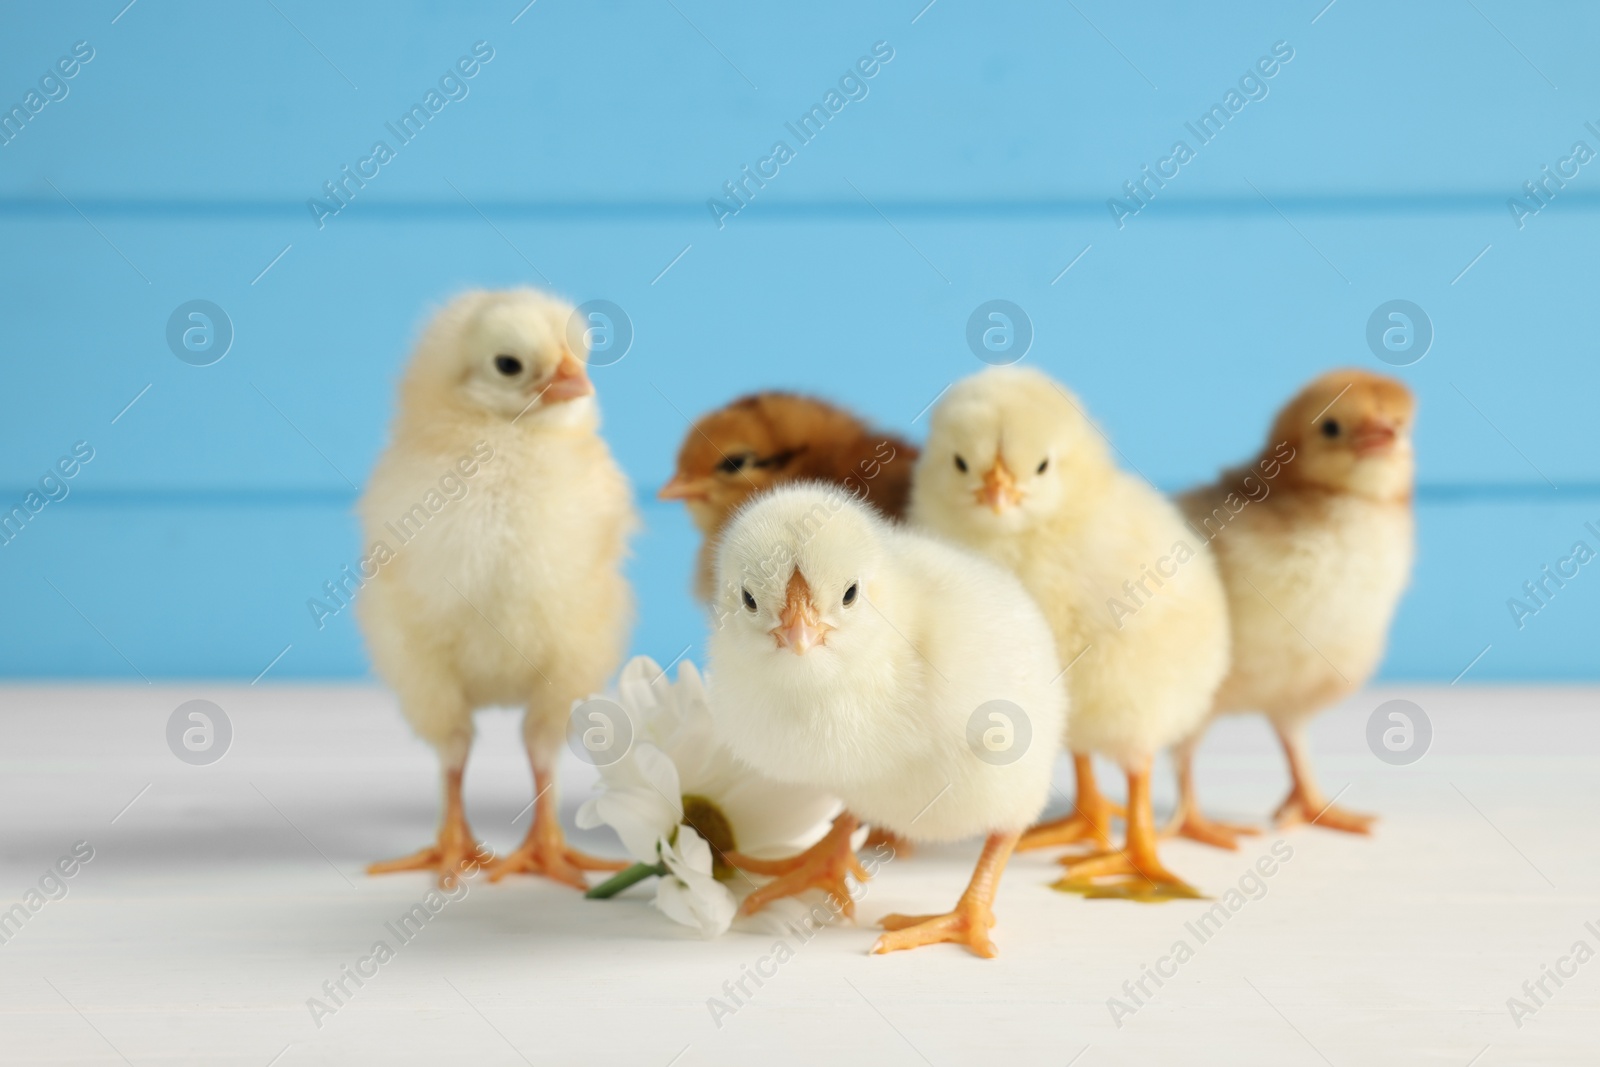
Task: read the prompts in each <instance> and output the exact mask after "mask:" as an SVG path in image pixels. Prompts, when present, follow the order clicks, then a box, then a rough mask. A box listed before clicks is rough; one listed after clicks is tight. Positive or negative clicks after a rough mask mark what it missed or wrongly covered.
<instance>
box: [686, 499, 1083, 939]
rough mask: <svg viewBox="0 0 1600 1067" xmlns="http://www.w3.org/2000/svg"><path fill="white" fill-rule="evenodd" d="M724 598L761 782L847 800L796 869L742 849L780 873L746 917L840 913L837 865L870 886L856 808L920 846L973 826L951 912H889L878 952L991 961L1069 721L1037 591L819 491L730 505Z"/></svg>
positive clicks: (724, 651)
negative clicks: (972, 856)
mask: <svg viewBox="0 0 1600 1067" xmlns="http://www.w3.org/2000/svg"><path fill="white" fill-rule="evenodd" d="M716 588H717V589H719V590H722V593H721V595H720V597H719V599H718V601H717V602H716V603H715V605H714V607H715V609H716V614H717V617H718V619H719V622H718V625H717V628H716V630H715V631H714V632H713V634H712V635H711V639H710V645H709V659H710V664H711V668H712V671H713V677H714V678H715V680H716V681H715V684H714V685H713V686H712V692H711V709H712V715H713V717H714V720H715V722H716V728H717V731H718V734H719V735H720V737H721V738H722V740H723V742H724V743H725V744H727V745H728V747H729V748H730V749H732V751H733V752H734V753H735V754H736V755H737V756H738V757H739V758H741V759H743V760H744V761H745V762H747V763H749V764H750V765H751V766H753V767H755V768H756V769H757V770H759V771H761V772H762V773H763V774H765V775H767V776H769V777H772V778H774V779H777V780H779V781H786V782H796V783H803V784H806V785H810V786H814V787H817V788H821V789H825V790H827V791H829V792H831V793H833V794H834V795H836V796H838V797H839V798H841V799H842V800H843V801H844V804H845V806H846V809H847V813H846V814H844V815H841V816H840V817H839V818H838V819H837V820H836V821H835V823H834V826H833V830H832V831H831V832H830V833H829V834H828V836H827V837H826V838H824V839H823V840H822V841H821V842H819V843H818V844H817V845H815V846H813V847H812V848H811V849H810V850H808V851H807V852H805V853H802V854H801V855H799V856H797V857H793V858H792V859H790V860H787V861H779V862H776V863H763V862H761V861H754V860H751V859H749V858H747V857H743V856H736V857H734V862H735V863H736V865H738V866H740V867H742V868H744V869H745V870H749V871H754V872H756V873H761V874H771V875H778V876H779V877H778V879H777V880H776V881H775V882H772V883H771V884H769V885H767V886H764V887H762V888H761V889H760V890H758V891H757V892H755V893H754V894H752V895H751V896H750V897H749V898H747V899H746V901H745V905H744V910H745V912H746V913H749V912H753V911H756V910H759V909H760V908H761V907H763V906H764V905H765V904H767V903H768V902H770V901H772V900H775V899H777V898H779V897H784V896H792V895H794V894H796V893H799V892H802V891H804V890H805V889H808V888H825V889H829V890H831V891H833V892H834V893H835V894H836V895H837V897H838V898H839V899H840V900H841V901H846V902H848V900H849V895H848V892H847V891H846V887H845V880H844V879H845V873H846V872H847V871H853V872H854V873H855V874H856V876H857V877H858V878H864V877H865V873H864V872H863V871H862V870H861V868H860V866H859V865H858V864H857V863H856V861H855V856H854V853H853V851H852V850H851V846H850V835H851V833H852V831H853V830H854V829H855V827H856V818H857V817H858V816H859V817H860V818H861V819H863V820H866V821H867V822H869V823H871V824H873V825H874V826H881V827H884V828H885V829H888V830H890V831H892V832H894V833H895V834H898V835H900V836H901V837H904V838H907V839H909V840H911V841H913V842H936V841H954V840H957V839H960V838H964V837H969V836H973V835H979V834H981V835H984V836H985V839H986V840H985V844H984V848H983V853H982V857H981V858H980V859H979V861H978V865H977V869H976V870H975V871H974V873H973V876H972V880H971V882H970V883H969V885H968V886H967V889H966V892H964V893H963V894H962V896H961V899H960V901H959V902H958V903H957V904H956V907H955V909H954V910H952V911H951V912H949V913H948V914H944V915H936V916H902V915H890V916H887V917H886V918H885V919H884V920H883V926H884V927H885V929H887V930H888V931H889V932H888V933H885V934H884V935H883V936H881V937H880V938H879V939H878V941H877V943H876V944H875V945H874V946H873V951H874V952H891V951H894V950H896V949H906V948H915V947H917V946H919V945H926V944H932V943H935V942H940V941H954V942H958V943H962V944H965V945H967V946H968V947H969V948H971V949H972V951H974V952H975V953H977V954H978V955H980V956H992V955H994V952H995V950H994V946H993V944H992V943H991V942H990V940H989V929H990V928H991V927H992V926H993V924H994V916H993V912H992V905H993V901H994V893H995V889H996V887H997V885H998V883H999V879H1000V874H1001V872H1002V871H1003V870H1004V868H1005V864H1006V861H1007V859H1009V858H1010V855H1011V851H1012V849H1013V847H1014V846H1015V844H1016V841H1017V838H1018V837H1019V836H1020V834H1021V832H1022V831H1023V829H1024V828H1025V827H1027V826H1028V824H1029V823H1030V822H1031V821H1032V820H1033V819H1034V818H1036V817H1037V816H1038V814H1039V812H1040V811H1041V810H1042V809H1043V807H1044V803H1045V800H1046V797H1047V793H1048V790H1049V788H1050V770H1051V765H1052V763H1053V762H1054V758H1055V754H1056V752H1057V751H1058V750H1059V749H1058V744H1059V738H1060V737H1061V734H1062V730H1063V728H1064V726H1065V721H1066V716H1065V712H1066V693H1065V688H1064V686H1063V685H1062V683H1061V681H1060V677H1059V676H1060V666H1059V664H1058V663H1057V661H1056V652H1055V642H1054V640H1053V639H1052V637H1051V635H1050V628H1049V624H1048V623H1047V622H1046V621H1045V619H1044V617H1043V615H1041V614H1040V612H1039V609H1038V607H1037V606H1036V605H1035V604H1034V603H1033V601H1032V599H1031V598H1030V597H1029V596H1028V594H1027V592H1026V591H1025V590H1024V589H1023V588H1022V586H1021V585H1020V584H1019V583H1018V582H1017V580H1016V578H1015V577H1014V576H1012V575H1011V574H1009V573H1007V572H1006V571H1004V570H1003V569H1001V568H999V567H996V566H994V565H993V564H991V563H989V562H987V561H985V560H983V559H981V558H979V557H978V556H976V555H973V554H970V553H967V552H964V551H962V550H960V549H958V548H955V547H953V546H950V545H947V544H944V543H942V542H940V541H937V540H934V539H932V538H929V537H926V536H924V535H921V534H917V533H913V532H911V531H909V530H906V529H905V528H904V527H900V526H896V525H892V524H891V523H890V522H888V521H887V520H885V519H883V518H882V517H880V516H879V515H878V514H877V513H875V512H874V511H872V510H871V509H870V508H868V507H865V506H863V505H861V504H859V503H857V502H856V501H855V500H853V499H852V498H850V497H849V496H848V495H847V494H846V493H845V492H843V491H842V490H841V489H839V488H838V487H837V486H825V485H821V484H818V483H802V484H798V485H795V486H788V487H782V488H779V489H775V490H773V491H771V492H769V493H766V494H762V495H760V496H758V497H757V498H755V499H754V500H753V501H752V502H751V503H749V504H747V505H746V506H745V507H744V508H742V509H741V510H740V511H739V512H738V513H737V515H736V516H735V517H734V519H733V521H732V522H731V523H730V524H729V526H728V528H727V530H726V532H725V534H724V535H723V539H722V542H721V545H720V546H719V550H718V553H717V584H716Z"/></svg>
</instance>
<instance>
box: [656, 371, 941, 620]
mask: <svg viewBox="0 0 1600 1067" xmlns="http://www.w3.org/2000/svg"><path fill="white" fill-rule="evenodd" d="M916 459H917V450H916V448H915V446H913V445H911V444H909V443H907V442H906V441H904V440H902V439H901V438H899V437H896V436H894V435H893V434H886V433H883V432H881V431H878V430H875V429H873V428H872V427H871V426H869V425H867V424H866V423H865V422H863V421H861V419H859V418H857V417H856V416H855V415H852V414H851V413H850V412H848V411H846V410H844V409H843V408H841V407H839V406H838V405H836V404H830V403H828V402H827V401H826V400H818V399H816V398H815V397H809V396H800V395H797V394H795V393H784V392H776V391H768V392H763V393H752V394H750V395H749V396H742V397H740V398H739V399H737V400H734V401H732V402H731V403H728V404H726V405H724V406H723V407H720V408H718V409H716V410H715V411H710V412H707V413H706V414H704V415H702V416H700V418H699V419H697V420H696V421H695V424H694V426H693V427H692V428H691V429H690V430H689V433H688V434H687V435H686V436H685V437H684V439H683V444H682V445H681V446H680V447H679V449H678V462H677V469H676V470H675V471H674V472H673V475H672V480H671V481H669V482H667V484H666V485H664V486H662V487H661V491H660V492H659V493H658V494H657V495H658V496H659V497H660V499H662V500H681V501H683V503H684V505H685V506H686V507H687V508H688V509H689V516H690V517H691V518H692V519H694V524H695V526H697V527H699V529H700V533H701V534H702V535H703V538H704V539H703V540H702V542H701V545H700V555H699V558H698V561H697V564H698V565H697V567H696V570H695V586H694V590H695V595H696V596H698V597H699V598H700V599H701V600H703V601H707V602H709V601H710V600H711V599H712V595H713V590H712V587H711V586H712V571H713V568H714V565H715V563H716V545H717V538H718V536H720V534H721V533H722V528H723V526H724V525H725V524H726V523H727V521H728V519H729V517H730V516H732V515H733V513H734V512H735V511H736V510H738V508H739V505H741V504H743V503H744V502H745V501H746V500H748V499H750V498H751V497H752V496H754V495H755V494H756V493H759V492H762V491H763V490H766V489H771V488H773V487H775V486H779V485H785V484H788V483H790V482H797V481H824V482H832V483H833V484H835V485H840V486H843V487H844V488H846V489H848V490H849V491H850V492H851V494H852V495H854V496H856V497H858V498H859V499H861V500H864V501H865V502H866V503H868V504H871V505H873V506H874V507H876V508H877V509H878V510H880V511H882V512H883V513H884V514H885V515H888V516H889V517H890V518H892V519H900V518H903V517H904V515H905V509H906V498H907V497H908V496H909V495H910V492H911V466H912V464H913V463H915V462H916Z"/></svg>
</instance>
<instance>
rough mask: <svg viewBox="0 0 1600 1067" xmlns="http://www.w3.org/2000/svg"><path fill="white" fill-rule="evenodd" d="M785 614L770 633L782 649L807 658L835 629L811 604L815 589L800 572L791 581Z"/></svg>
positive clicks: (782, 613) (785, 604)
mask: <svg viewBox="0 0 1600 1067" xmlns="http://www.w3.org/2000/svg"><path fill="white" fill-rule="evenodd" d="M786 597H787V599H785V601H784V604H783V610H782V611H781V612H779V613H778V625H777V626H774V627H773V628H772V629H771V630H769V631H767V632H768V633H770V634H771V635H772V636H773V637H774V638H776V639H777V642H778V647H779V648H787V649H788V650H789V651H791V652H793V653H794V654H795V655H797V656H803V655H805V654H806V653H807V652H808V651H810V650H811V648H812V647H813V646H816V645H820V644H822V643H823V642H824V641H825V640H826V639H827V636H828V631H829V630H831V629H833V627H831V626H829V625H828V624H827V623H825V622H823V621H822V616H821V613H819V612H818V611H817V606H816V604H814V603H813V602H812V600H811V587H810V586H809V585H807V584H806V579H805V576H804V575H802V574H801V573H800V570H799V568H795V572H794V574H793V575H791V576H790V578H789V588H788V589H787V590H786Z"/></svg>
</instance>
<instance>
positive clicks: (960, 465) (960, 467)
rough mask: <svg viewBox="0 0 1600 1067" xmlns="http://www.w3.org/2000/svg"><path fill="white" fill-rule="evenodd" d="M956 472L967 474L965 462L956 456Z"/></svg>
mask: <svg viewBox="0 0 1600 1067" xmlns="http://www.w3.org/2000/svg"><path fill="white" fill-rule="evenodd" d="M956 470H958V471H960V472H961V473H962V474H965V473H967V461H966V460H964V459H962V458H961V457H960V456H956Z"/></svg>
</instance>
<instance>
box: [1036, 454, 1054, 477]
mask: <svg viewBox="0 0 1600 1067" xmlns="http://www.w3.org/2000/svg"><path fill="white" fill-rule="evenodd" d="M1048 466H1050V457H1049V456H1046V457H1045V458H1044V459H1041V460H1040V461H1039V465H1038V466H1037V467H1035V468H1034V469H1033V473H1035V474H1043V473H1044V472H1045V468H1046V467H1048Z"/></svg>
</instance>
